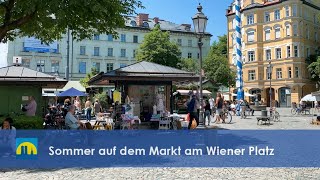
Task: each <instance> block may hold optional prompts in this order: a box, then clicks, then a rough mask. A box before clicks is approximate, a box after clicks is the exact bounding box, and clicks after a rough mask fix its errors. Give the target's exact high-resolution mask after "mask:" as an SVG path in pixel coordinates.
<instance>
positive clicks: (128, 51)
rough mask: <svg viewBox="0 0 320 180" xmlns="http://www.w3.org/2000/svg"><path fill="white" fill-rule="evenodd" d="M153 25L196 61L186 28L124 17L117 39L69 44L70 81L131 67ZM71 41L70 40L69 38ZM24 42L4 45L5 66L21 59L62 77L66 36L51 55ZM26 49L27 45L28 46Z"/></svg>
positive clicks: (207, 38) (143, 16) (99, 37)
mask: <svg viewBox="0 0 320 180" xmlns="http://www.w3.org/2000/svg"><path fill="white" fill-rule="evenodd" d="M155 24H159V25H160V28H161V29H162V30H164V31H170V38H171V41H173V42H176V43H177V44H178V45H179V47H180V50H181V57H183V58H193V59H194V60H198V59H199V48H198V38H197V36H196V34H195V33H194V31H193V30H192V29H191V25H189V24H182V25H178V24H174V23H171V22H168V21H164V20H160V19H159V18H149V17H148V14H139V15H138V16H137V17H128V19H127V21H126V28H122V29H117V32H118V38H117V39H115V38H113V37H112V36H111V35H106V34H100V35H98V34H97V35H95V36H94V37H93V38H92V39H91V40H89V39H88V40H82V41H70V43H69V46H70V51H69V63H70V64H69V68H70V71H69V72H70V76H69V77H70V80H79V79H80V78H83V77H85V75H86V73H88V72H90V71H91V68H92V67H95V68H96V69H97V70H99V71H100V72H102V71H103V72H109V71H112V70H114V69H117V68H120V67H124V66H127V65H129V64H132V63H135V62H136V59H135V52H136V50H137V49H138V47H139V45H140V44H141V43H142V41H143V39H144V36H145V35H146V34H147V33H149V32H150V31H151V30H152V28H153V27H154V26H155ZM210 38H211V35H210V34H206V35H205V37H204V38H203V40H202V41H203V57H206V56H207V54H208V52H209V50H210ZM70 39H71V38H70ZM27 40H28V38H26V37H22V38H17V39H16V40H15V41H12V42H9V45H8V56H7V61H8V65H12V64H13V62H12V58H13V56H20V57H22V65H23V66H26V67H29V68H31V69H34V70H37V71H41V72H45V73H49V74H58V75H59V76H60V77H65V70H66V67H67V52H68V51H67V35H64V36H63V38H62V39H61V40H59V41H57V42H55V43H54V48H55V50H54V51H49V52H39V51H37V50H34V49H32V50H30V48H26V44H27V43H28V42H27ZM28 45H30V43H28Z"/></svg>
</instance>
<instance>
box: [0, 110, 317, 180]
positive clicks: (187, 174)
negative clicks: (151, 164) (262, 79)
mask: <svg viewBox="0 0 320 180" xmlns="http://www.w3.org/2000/svg"><path fill="white" fill-rule="evenodd" d="M277 110H278V112H279V113H280V115H281V117H280V120H281V121H280V122H272V123H271V125H257V120H256V116H259V115H260V114H261V112H256V113H255V116H248V117H247V119H240V117H237V116H233V121H232V123H231V124H215V126H218V127H221V128H224V129H266V130H268V129H269V130H271V129H286V130H290V129H310V130H312V129H314V130H316V129H320V126H317V125H311V124H310V122H311V120H312V118H315V116H310V115H307V116H306V115H295V116H292V115H291V114H290V109H281V108H280V109H277ZM212 125H213V124H212ZM0 179H1V180H13V179H19V180H20V179H21V180H23V179H26V180H31V179H32V180H37V179H39V180H44V179H46V180H47V179H49V180H50V179H58V180H60V179H68V180H71V179H84V180H85V179H88V180H89V179H90V180H95V179H112V180H115V179H157V180H159V179H163V180H168V179H184V180H185V179H197V180H200V179H237V180H239V179H254V180H263V179H272V180H277V179H279V180H284V179H295V180H302V179H315V180H316V179H320V168H96V169H93V168H91V169H89V168H88V169H81V168H80V169H79V168H75V169H51V170H4V169H2V170H0Z"/></svg>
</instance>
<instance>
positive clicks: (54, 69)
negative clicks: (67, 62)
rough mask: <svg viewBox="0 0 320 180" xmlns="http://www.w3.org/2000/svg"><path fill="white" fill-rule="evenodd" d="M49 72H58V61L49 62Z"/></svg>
mask: <svg viewBox="0 0 320 180" xmlns="http://www.w3.org/2000/svg"><path fill="white" fill-rule="evenodd" d="M51 72H53V73H55V72H59V61H51Z"/></svg>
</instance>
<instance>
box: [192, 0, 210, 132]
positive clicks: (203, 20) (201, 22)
mask: <svg viewBox="0 0 320 180" xmlns="http://www.w3.org/2000/svg"><path fill="white" fill-rule="evenodd" d="M197 9H198V12H197V14H196V15H194V16H193V18H192V21H193V25H194V31H195V33H196V34H197V37H198V46H199V51H200V54H199V61H200V62H199V64H200V77H199V84H200V88H199V89H200V94H199V96H200V97H199V101H200V112H199V114H200V117H199V126H198V127H199V128H204V127H205V123H204V117H203V96H202V73H203V71H202V45H203V43H202V38H203V37H204V34H205V31H206V26H207V21H208V18H207V16H205V15H204V14H203V12H202V6H201V4H200V3H199V6H198V7H197Z"/></svg>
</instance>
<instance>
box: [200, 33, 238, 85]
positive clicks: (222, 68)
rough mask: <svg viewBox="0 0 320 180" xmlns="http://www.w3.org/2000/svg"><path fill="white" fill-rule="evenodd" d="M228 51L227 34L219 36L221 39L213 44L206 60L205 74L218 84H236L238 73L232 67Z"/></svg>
mask: <svg viewBox="0 0 320 180" xmlns="http://www.w3.org/2000/svg"><path fill="white" fill-rule="evenodd" d="M227 52H228V51H227V36H226V35H224V36H219V41H218V42H214V43H213V44H212V46H211V48H210V51H209V54H208V56H207V58H206V59H205V61H204V70H205V75H206V77H207V78H208V79H209V80H211V81H212V82H214V83H216V84H221V85H223V86H234V84H235V75H236V73H235V72H234V71H233V70H232V69H231V68H230V65H229V62H228V59H227Z"/></svg>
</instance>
